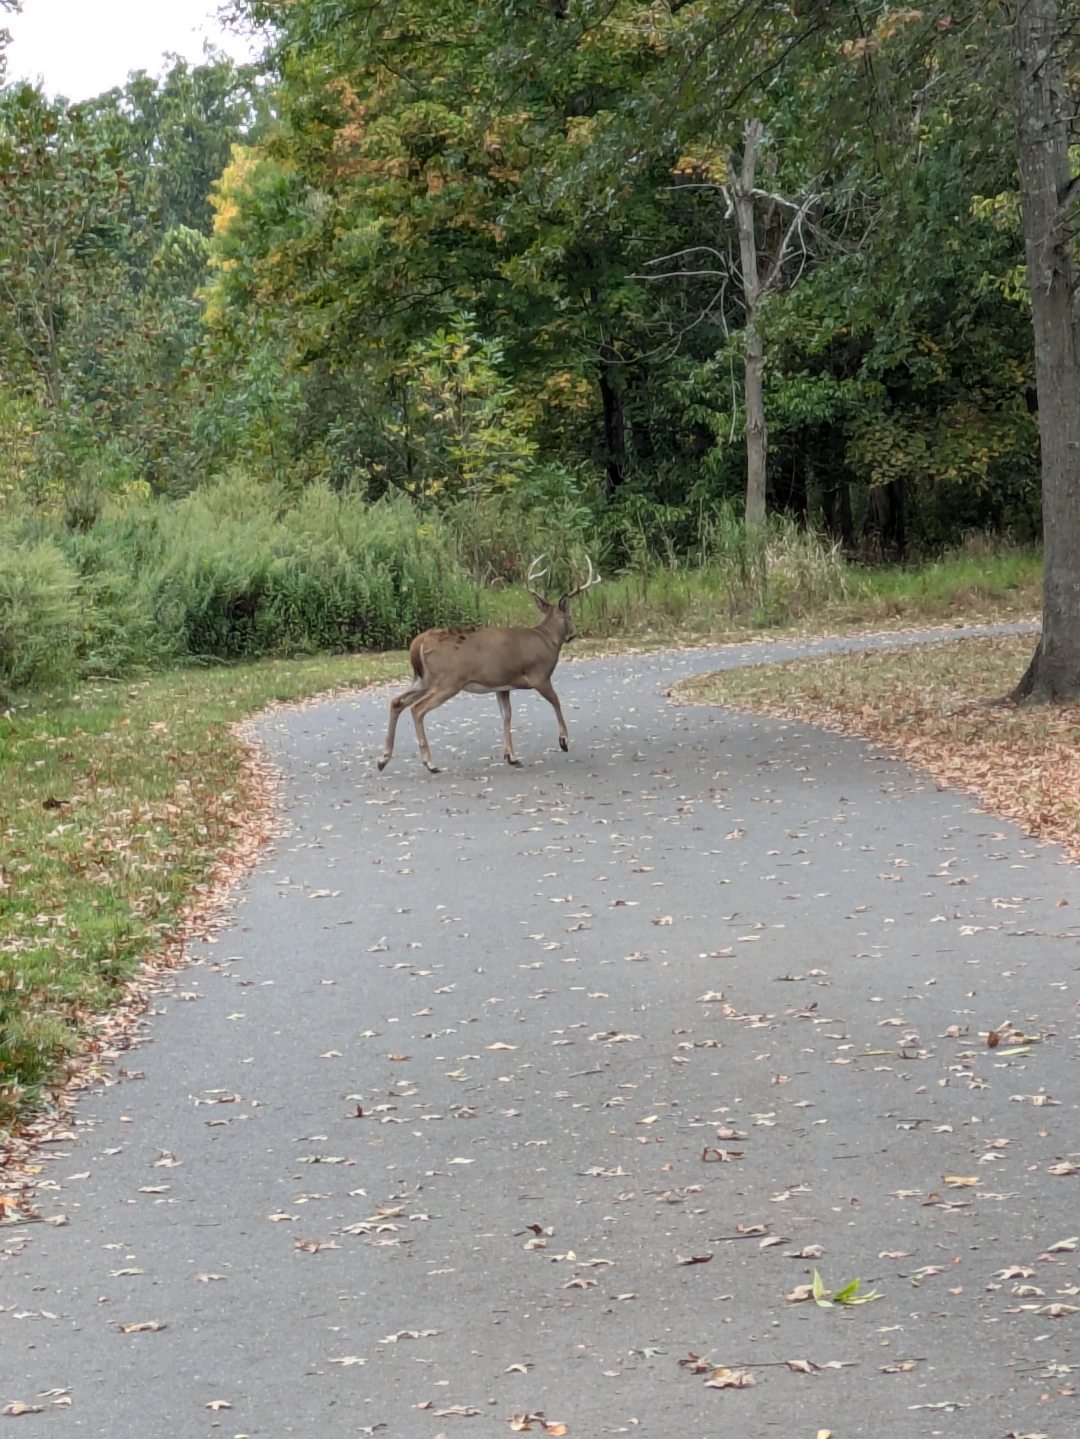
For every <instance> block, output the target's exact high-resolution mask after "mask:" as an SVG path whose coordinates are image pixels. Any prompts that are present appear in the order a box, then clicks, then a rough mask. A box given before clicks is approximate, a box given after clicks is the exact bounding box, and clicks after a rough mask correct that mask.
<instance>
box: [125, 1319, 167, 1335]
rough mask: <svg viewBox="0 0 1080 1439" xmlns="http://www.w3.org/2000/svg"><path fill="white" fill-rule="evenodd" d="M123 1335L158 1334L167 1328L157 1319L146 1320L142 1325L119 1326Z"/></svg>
mask: <svg viewBox="0 0 1080 1439" xmlns="http://www.w3.org/2000/svg"><path fill="white" fill-rule="evenodd" d="M117 1327H118V1328H119V1330H120V1333H121V1334H157V1333H158V1332H159V1331H160V1330H162V1329H164V1328H165V1325H164V1324H159V1323H158V1321H157V1320H156V1319H147V1320H144V1321H143V1323H141V1324H120V1325H118V1326H117Z"/></svg>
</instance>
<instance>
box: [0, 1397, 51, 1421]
mask: <svg viewBox="0 0 1080 1439" xmlns="http://www.w3.org/2000/svg"><path fill="white" fill-rule="evenodd" d="M41 1412H42V1408H41V1405H40V1404H24V1403H22V1401H21V1400H19V1399H13V1400H12V1401H11V1403H10V1404H5V1405H4V1407H3V1409H0V1414H10V1415H11V1416H13V1417H14V1416H15V1415H18V1414H40V1413H41Z"/></svg>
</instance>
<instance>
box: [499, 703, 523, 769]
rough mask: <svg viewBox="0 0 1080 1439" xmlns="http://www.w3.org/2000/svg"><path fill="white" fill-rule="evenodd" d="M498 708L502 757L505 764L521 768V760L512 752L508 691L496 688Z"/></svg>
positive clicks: (512, 741)
mask: <svg viewBox="0 0 1080 1439" xmlns="http://www.w3.org/2000/svg"><path fill="white" fill-rule="evenodd" d="M497 694H498V697H499V708H500V709H501V710H502V718H503V759H504V760H505V761H506V763H507V764H512V765H515V766H516V767H517V768H518V769H520V768H521V761H520V760H519V759H518V757H517V756H516V755H515V754H514V740H513V736H512V735H511V733H510V691H509V690H498V691H497Z"/></svg>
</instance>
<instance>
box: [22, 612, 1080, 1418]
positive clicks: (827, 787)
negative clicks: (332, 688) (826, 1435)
mask: <svg viewBox="0 0 1080 1439" xmlns="http://www.w3.org/2000/svg"><path fill="white" fill-rule="evenodd" d="M965 633H970V631H967V632H965ZM898 642H900V640H899V639H897V638H896V637H892V638H887V639H879V640H877V641H860V642H859V643H858V646H857V647H862V645H863V644H865V643H879V644H880V643H898ZM840 645H841V642H838V641H831V642H818V643H815V644H802V643H800V644H794V643H793V644H782V645H781V644H771V645H767V646H745V647H731V648H727V649H724V650H712V651H694V652H685V653H675V654H664V655H649V656H632V657H623V658H617V659H607V660H600V661H586V662H580V663H574V664H564V665H563V666H561V667H560V669H559V670H558V671H557V672H556V676H555V679H556V684H557V687H558V689H559V692H560V694H561V696H562V698H563V703H564V707H565V709H566V713H567V720H568V723H569V726H570V740H571V749H570V753H569V755H563V754H561V753H560V752H559V751H558V749H557V747H556V729H555V724H554V720H553V717H552V715H551V711H550V709H549V707H548V706H547V705H546V704H545V703H544V702H543V701H542V700H540V699H539V698H538V697H536V696H528V697H525V698H522V699H520V700H518V701H516V703H515V711H516V712H515V735H516V740H517V749H518V754H519V756H520V757H521V759H522V760H524V761H525V765H526V767H525V768H524V769H522V770H515V769H510V768H509V767H507V766H506V765H505V764H503V763H502V760H501V725H500V721H499V714H498V707H497V705H496V704H495V701H494V699H491V698H476V699H471V698H465V697H463V698H462V699H460V700H458V701H455V702H454V703H452V704H451V705H448V706H446V707H445V708H444V709H441V710H439V711H438V712H437V713H436V714H435V715H433V716H432V717H431V719H430V721H429V725H428V730H429V735H430V738H431V743H432V751H433V755H434V758H435V761H436V763H437V764H440V765H441V766H442V767H443V772H442V773H441V774H439V775H438V776H432V775H429V774H427V773H426V772H425V771H424V770H423V769H422V767H421V766H420V763H419V760H418V758H417V755H416V748H415V740H414V737H413V734H412V732H411V726H409V725H408V722H407V721H405V722H404V723H403V725H402V728H401V732H400V736H399V742H398V748H397V754H396V755H395V758H394V760H393V762H392V765H391V767H390V768H389V769H388V770H387V771H386V773H385V774H383V775H381V776H380V775H378V774H377V773H376V770H375V758H376V755H377V752H378V747H379V744H380V742H381V739H382V735H383V732H384V729H385V723H386V711H387V699H388V697H389V693H391V692H390V691H386V692H378V693H365V694H360V695H358V696H355V697H343V698H340V699H337V700H333V701H329V702H325V703H319V704H318V705H315V706H309V707H307V708H303V709H299V710H294V711H283V712H279V713H278V714H276V715H274V716H272V717H270V718H268V719H266V720H265V721H264V722H263V723H262V726H261V729H262V734H263V737H264V739H265V740H266V742H267V744H268V745H269V747H270V749H271V751H272V753H273V754H274V756H275V757H276V759H277V761H278V763H279V764H280V765H281V767H282V769H283V770H284V772H285V774H286V782H285V787H284V793H283V805H284V814H285V818H286V821H287V824H288V833H287V834H285V835H283V837H282V838H281V839H280V841H279V843H278V844H277V846H276V849H275V851H274V852H273V853H272V854H270V855H268V856H267V858H266V859H265V861H264V862H263V863H262V864H261V866H260V867H259V868H258V869H257V870H256V871H255V872H254V873H253V874H252V876H251V877H250V879H249V880H248V882H246V883H245V884H244V885H243V886H242V888H241V890H240V891H239V893H238V896H237V903H236V909H235V918H234V922H232V923H231V926H230V927H229V928H228V929H227V930H226V931H225V932H223V933H221V934H220V935H218V936H217V942H216V943H206V944H202V943H200V944H198V945H196V946H195V949H196V954H195V955H194V957H193V964H192V966H191V967H190V968H188V969H186V970H185V971H183V972H181V973H180V974H179V975H178V977H177V979H176V983H175V989H174V990H173V991H172V992H171V993H170V994H166V995H164V996H163V997H162V998H161V999H160V1000H159V1002H158V1003H157V1004H156V1013H155V1014H154V1015H153V1017H152V1018H151V1019H150V1020H149V1021H148V1024H147V1030H146V1034H147V1040H148V1042H147V1043H146V1044H145V1046H144V1047H140V1048H139V1049H138V1050H137V1051H136V1054H135V1056H134V1057H132V1056H130V1055H129V1056H127V1057H126V1061H125V1067H126V1070H127V1071H128V1072H129V1073H128V1074H127V1075H122V1076H120V1077H119V1082H117V1083H115V1084H113V1085H112V1086H111V1087H108V1088H105V1089H100V1090H97V1091H94V1092H91V1093H89V1094H88V1095H87V1096H85V1097H84V1098H83V1099H82V1100H81V1101H80V1103H79V1105H78V1108H77V1116H76V1122H75V1124H74V1127H73V1129H72V1131H71V1137H70V1139H69V1140H67V1141H64V1140H61V1141H59V1142H58V1143H56V1144H54V1145H52V1146H50V1148H49V1151H48V1152H47V1154H46V1155H44V1156H43V1158H42V1165H43V1173H42V1188H41V1191H40V1194H39V1203H40V1205H41V1212H42V1214H43V1216H45V1217H46V1218H56V1217H57V1216H60V1215H64V1216H66V1217H67V1221H68V1222H67V1223H63V1224H55V1225H49V1224H45V1223H41V1224H28V1225H19V1226H15V1227H7V1228H4V1229H0V1250H2V1251H3V1252H4V1256H5V1257H4V1262H2V1263H0V1307H2V1309H3V1312H0V1406H2V1405H4V1404H10V1403H12V1402H15V1403H18V1404H26V1405H29V1406H32V1407H39V1408H40V1409H41V1411H42V1412H41V1413H39V1414H28V1415H25V1416H24V1417H21V1418H20V1419H19V1420H18V1422H19V1423H20V1424H21V1425H23V1426H24V1428H25V1432H27V1433H31V1434H32V1433H38V1432H40V1433H48V1434H65V1433H72V1434H80V1435H87V1436H89V1435H94V1436H103V1439H104V1436H108V1439H165V1436H204V1435H205V1436H215V1435H224V1436H236V1439H241V1436H249V1439H255V1436H260V1439H262V1436H271V1439H278V1436H292V1435H296V1436H303V1439H344V1436H356V1435H363V1434H380V1435H385V1436H387V1439H393V1436H401V1439H436V1436H439V1435H446V1436H448V1439H453V1436H457V1435H461V1436H463V1439H467V1436H470V1435H485V1434H487V1435H500V1434H510V1433H512V1432H523V1430H524V1427H525V1425H526V1424H527V1423H528V1422H530V1421H528V1420H525V1419H522V1418H521V1417H520V1416H529V1415H537V1414H542V1415H544V1416H546V1422H547V1424H548V1425H550V1426H553V1427H551V1428H549V1429H548V1430H547V1432H553V1433H563V1432H569V1433H570V1434H571V1435H572V1436H589V1437H590V1439H592V1436H601V1435H609V1434H631V1435H641V1436H650V1439H712V1436H728V1435H732V1436H734V1435H738V1436H740V1439H758V1436H767V1435H783V1436H785V1439H787V1436H792V1439H798V1436H804V1435H805V1436H810V1439H815V1436H818V1435H819V1434H820V1433H821V1432H822V1431H829V1432H831V1434H832V1435H833V1436H835V1439H850V1436H856V1435H858V1436H873V1439H880V1436H884V1435H886V1434H888V1435H889V1436H890V1439H908V1436H921V1435H938V1434H940V1435H948V1436H962V1439H1006V1436H1007V1435H1017V1436H1028V1435H1046V1436H1049V1439H1067V1436H1072V1435H1075V1434H1076V1433H1077V1432H1078V1430H1080V1421H1078V1418H1077V1414H1078V1407H1077V1406H1078V1404H1080V1401H1078V1399H1077V1398H1076V1397H1074V1394H1075V1391H1076V1388H1077V1382H1076V1381H1077V1378H1078V1377H1080V1346H1078V1342H1077V1335H1078V1332H1080V1330H1078V1325H1080V1237H1078V1236H1080V1203H1078V1196H1080V1174H1078V1173H1074V1172H1072V1171H1074V1170H1076V1169H1077V1167H1078V1165H1077V1161H1078V1160H1080V1131H1078V1129H1077V1109H1078V1105H1077V1100H1078V1095H1077V1083H1076V1081H1077V1075H1078V1072H1080V1071H1078V1069H1077V1064H1076V1061H1077V1057H1078V1048H1077V1039H1078V1034H1077V1030H1078V1026H1080V1011H1078V1010H1077V1008H1076V1006H1077V1004H1078V1003H1080V975H1078V966H1080V950H1078V946H1077V935H1078V932H1080V931H1078V922H1080V882H1078V878H1077V872H1076V870H1075V868H1073V867H1072V866H1070V865H1068V864H1067V863H1065V862H1064V860H1063V858H1062V856H1061V854H1060V852H1059V851H1057V850H1055V849H1054V848H1053V847H1040V846H1038V845H1037V844H1035V843H1033V842H1031V841H1030V840H1026V839H1025V838H1024V837H1023V836H1022V835H1021V834H1020V833H1019V832H1018V831H1017V830H1016V828H1015V827H1013V826H1012V825H1010V824H1008V823H1005V822H1003V821H999V820H997V819H996V818H994V817H992V816H989V815H987V814H985V813H983V812H981V811H980V810H979V809H978V807H977V806H976V805H975V804H974V802H973V801H972V800H971V798H970V797H969V796H966V795H964V794H963V793H959V792H956V791H939V790H938V789H937V788H936V786H935V785H934V784H933V783H932V782H930V781H929V780H927V779H926V778H925V777H924V776H920V775H919V774H918V773H915V772H913V771H911V770H910V769H909V768H908V767H907V766H905V765H904V764H903V763H901V762H899V761H897V760H896V759H895V758H891V757H888V756H884V755H882V754H881V753H880V752H879V751H877V750H875V749H874V748H873V747H871V746H868V745H866V744H863V743H861V742H859V741H855V740H851V739H845V738H841V737H839V736H835V735H830V734H823V733H822V732H820V731H818V730H815V729H813V728H810V727H808V726H802V725H798V724H790V723H782V722H778V721H773V720H767V719H762V718H758V717H751V716H745V715H740V714H735V713H732V712H730V711H724V710H718V709H710V708H704V707H678V706H675V705H673V704H672V703H671V702H670V700H669V699H668V697H667V691H668V689H669V688H670V686H671V685H672V684H673V683H675V682H677V681H678V680H680V679H682V678H684V677H685V676H687V675H690V674H692V673H695V672H700V671H706V670H710V669H716V668H718V667H721V666H731V665H738V664H748V663H758V662H763V661H769V660H777V659H782V658H786V657H788V656H790V655H792V654H796V653H806V652H814V651H828V650H830V649H835V648H838V647H840ZM844 647H846V648H851V647H852V644H851V643H850V642H848V643H846V644H844ZM1005 1020H1010V1021H1011V1022H1012V1024H1013V1025H1014V1026H1015V1027H1016V1030H1018V1031H1019V1032H1020V1033H1021V1034H1022V1035H1024V1036H1030V1037H1031V1042H1028V1043H1025V1042H1023V1041H1022V1040H1020V1039H1017V1038H1016V1036H1015V1034H1006V1035H1005V1036H1004V1037H1003V1038H1002V1040H1001V1043H1000V1044H999V1045H998V1047H997V1048H996V1049H993V1048H989V1047H988V1046H987V1042H986V1034H987V1032H988V1031H989V1030H990V1029H992V1028H994V1027H995V1026H1000V1025H1001V1024H1002V1022H1003V1021H1005ZM1010 1051H1012V1052H1010ZM132 1071H133V1072H134V1075H132V1073H131V1072H132ZM135 1076H138V1077H135ZM1055 1170H1056V1171H1058V1172H1055ZM1063 1244H1064V1247H1063ZM709 1256H711V1257H709ZM687 1261H697V1262H687ZM815 1270H817V1271H818V1273H819V1274H820V1277H821V1282H822V1285H823V1287H824V1290H825V1291H826V1292H832V1293H836V1292H837V1291H841V1290H843V1288H844V1287H845V1286H846V1285H848V1284H849V1282H850V1281H852V1280H855V1279H856V1278H857V1279H858V1280H859V1281H860V1289H859V1291H858V1293H857V1294H855V1295H854V1297H856V1298H859V1297H862V1296H863V1295H865V1294H866V1293H867V1291H876V1292H877V1293H878V1294H879V1295H880V1298H877V1299H875V1300H873V1301H872V1302H870V1303H866V1304H862V1305H842V1304H834V1305H832V1306H831V1307H823V1306H820V1305H818V1304H816V1303H815V1302H814V1301H813V1299H812V1298H811V1299H809V1300H802V1301H799V1300H798V1299H797V1298H786V1297H785V1296H797V1295H798V1294H799V1292H800V1290H799V1286H807V1285H809V1284H811V1283H812V1281H813V1274H814V1271H815ZM1074 1311H1077V1312H1074ZM131 1325H136V1326H151V1325H152V1326H157V1327H155V1328H147V1327H141V1328H138V1329H135V1330H133V1331H130V1332H124V1331H125V1326H131ZM692 1356H697V1362H690V1363H686V1364H680V1361H681V1360H687V1359H691V1358H692ZM788 1361H794V1367H791V1366H790V1365H789V1364H788ZM706 1363H707V1365H708V1367H705V1366H706ZM719 1368H724V1369H726V1370H728V1371H730V1372H731V1373H730V1376H729V1379H730V1382H733V1383H734V1384H735V1385H736V1386H738V1387H728V1388H723V1389H721V1388H716V1387H708V1385H707V1382H706V1381H708V1380H709V1379H710V1376H711V1375H712V1374H713V1372H714V1370H716V1369H719ZM695 1371H696V1372H695ZM721 1377H722V1378H723V1377H724V1376H721ZM748 1381H753V1382H752V1383H750V1382H748ZM57 1401H59V1402H57ZM515 1416H519V1417H517V1418H516V1419H515ZM3 1422H4V1421H0V1426H2V1423H3ZM10 1422H12V1423H14V1422H16V1421H15V1420H14V1419H12V1420H11V1421H10ZM515 1424H516V1425H517V1429H516V1430H515V1428H514V1425H515ZM531 1424H532V1430H531V1432H536V1433H543V1432H545V1431H544V1428H543V1427H542V1424H541V1421H540V1420H538V1419H533V1420H532V1421H531ZM561 1425H565V1426H567V1429H566V1431H564V1430H563V1429H562V1428H561V1427H559V1426H561ZM13 1432H14V1431H13ZM18 1432H20V1433H22V1432H24V1430H23V1429H19V1431H18Z"/></svg>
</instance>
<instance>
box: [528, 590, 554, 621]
mask: <svg viewBox="0 0 1080 1439" xmlns="http://www.w3.org/2000/svg"><path fill="white" fill-rule="evenodd" d="M529 593H530V594H531V595H532V597H533V600H534V601H535V603H536V608H537V609H538V610H539V611H540V613H541V614H542V615H546V614H547V613H548V611H549V610H550V609H551V606H550V605H549V604H548V602H547V600H546V599H544V597H543V595H538V594H536V593H534V591H532V590H530V591H529Z"/></svg>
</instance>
